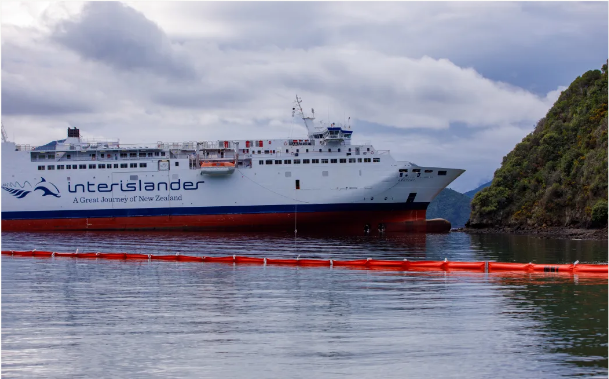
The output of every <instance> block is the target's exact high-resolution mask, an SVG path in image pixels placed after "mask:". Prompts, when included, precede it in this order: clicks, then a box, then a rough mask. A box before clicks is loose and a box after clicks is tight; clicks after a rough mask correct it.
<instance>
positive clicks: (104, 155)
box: [33, 151, 165, 159]
mask: <svg viewBox="0 0 609 379" xmlns="http://www.w3.org/2000/svg"><path fill="white" fill-rule="evenodd" d="M99 156H100V158H106V159H109V158H112V157H114V156H113V155H112V154H108V153H100V154H99ZM152 156H155V157H158V156H161V157H164V156H165V152H164V151H161V152H158V151H156V152H154V153H139V154H138V153H120V157H121V158H127V157H129V158H137V157H140V158H146V157H152ZM33 157H34V158H36V156H35V155H33ZM89 157H90V158H92V159H95V158H96V157H97V154H95V153H91V154H89ZM38 159H55V154H49V155H44V154H41V155H38ZM66 159H72V154H66Z"/></svg>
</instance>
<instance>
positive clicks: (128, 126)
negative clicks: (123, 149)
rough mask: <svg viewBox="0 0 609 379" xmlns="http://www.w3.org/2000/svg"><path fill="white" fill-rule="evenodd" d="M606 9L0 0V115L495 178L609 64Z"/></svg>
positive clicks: (95, 131) (26, 124)
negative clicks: (311, 129)
mask: <svg viewBox="0 0 609 379" xmlns="http://www.w3.org/2000/svg"><path fill="white" fill-rule="evenodd" d="M607 19H608V3H607V2H591V3H590V2H586V3H575V2H560V3H552V2H539V3H537V2H535V3H531V2H529V3H508V2H499V3H483V2H471V3H460V2H449V3H441V2H429V3H419V2H397V3H396V2H391V3H380V2H370V3H366V2H332V3H325V2H297V3H296V2H267V3H256V2H205V3H203V2H179V3H174V2H171V3H170V2H145V3H143V2H127V3H118V2H88V3H77V2H68V3H57V2H55V3H44V2H27V3H17V2H6V1H5V2H2V50H1V53H2V121H3V123H4V126H5V128H6V129H7V132H8V135H9V139H11V140H14V141H15V142H17V143H29V144H33V145H40V144H44V143H46V142H49V141H52V140H56V139H61V138H65V136H66V128H67V127H69V126H76V127H79V128H80V129H81V134H82V135H84V136H85V137H91V138H102V137H103V138H112V139H117V138H119V139H120V141H121V142H122V143H145V142H156V141H195V140H197V141H201V140H216V139H267V138H284V137H291V136H293V137H297V136H301V137H305V135H306V130H305V128H304V126H303V125H302V121H300V122H299V121H298V120H294V119H292V117H291V109H292V103H293V99H294V96H295V95H296V94H298V95H299V96H300V97H302V99H303V101H304V106H305V108H306V109H310V108H315V109H316V116H317V119H318V120H326V121H328V120H329V121H336V122H342V121H343V120H344V119H345V118H346V117H351V119H352V125H353V130H354V142H358V141H359V142H367V141H370V142H372V143H373V144H374V145H375V147H376V148H377V149H390V150H391V151H392V154H393V156H394V157H395V158H396V159H401V160H410V161H412V162H415V163H417V164H419V165H429V166H444V167H455V168H463V169H466V170H467V172H466V173H465V174H464V175H463V176H462V177H460V178H459V179H457V181H455V182H454V183H453V184H452V185H451V186H450V187H451V188H453V189H456V190H458V191H467V190H470V189H473V188H474V187H476V186H477V185H478V184H480V183H482V182H484V181H488V180H490V179H491V178H492V175H493V172H494V171H495V170H496V169H497V168H498V167H499V166H500V164H501V160H502V158H503V156H505V155H506V154H507V153H508V152H509V151H511V150H512V149H513V147H514V145H515V144H516V143H518V142H520V141H521V140H522V138H523V137H524V136H526V135H527V134H528V133H530V132H531V131H532V130H533V127H534V125H535V123H536V122H537V121H538V120H539V119H540V118H542V117H543V116H544V115H545V114H546V112H547V111H548V109H549V108H550V107H551V106H552V104H553V103H554V101H555V100H556V99H557V98H558V95H559V94H560V91H561V90H562V89H564V88H565V87H566V86H568V85H569V84H570V83H571V81H573V80H574V79H575V78H576V77H577V76H579V75H581V74H583V73H584V72H585V71H587V70H591V69H600V67H601V66H602V64H603V63H605V61H606V59H607V56H608V44H609V40H608V37H607V34H608V22H607Z"/></svg>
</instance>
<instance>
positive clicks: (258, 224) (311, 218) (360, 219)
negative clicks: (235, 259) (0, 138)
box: [2, 210, 426, 232]
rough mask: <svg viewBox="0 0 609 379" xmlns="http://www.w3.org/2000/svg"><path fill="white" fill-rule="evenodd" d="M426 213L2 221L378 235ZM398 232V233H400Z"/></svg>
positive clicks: (21, 225) (37, 227)
mask: <svg viewBox="0 0 609 379" xmlns="http://www.w3.org/2000/svg"><path fill="white" fill-rule="evenodd" d="M425 213H426V211H425V210H405V211H381V212H378V211H376V212H317V213H313V212H308V213H300V212H298V213H297V214H295V213H268V214H226V215H197V216H147V217H98V218H58V219H39V220H35V219H26V220H4V219H3V220H2V230H4V231H41V230H136V229H140V230H153V229H181V230H286V231H294V227H295V224H296V228H297V229H298V230H299V231H300V230H325V231H327V230H332V231H351V232H362V231H363V230H364V225H368V226H369V227H370V229H371V230H372V231H373V232H374V231H375V230H376V228H377V227H378V224H379V223H385V224H387V223H394V224H389V225H390V226H392V225H397V224H395V223H404V222H406V221H417V222H423V224H422V231H423V232H425V225H424V222H425ZM396 231H397V230H396Z"/></svg>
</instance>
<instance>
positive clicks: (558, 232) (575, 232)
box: [451, 226, 607, 241]
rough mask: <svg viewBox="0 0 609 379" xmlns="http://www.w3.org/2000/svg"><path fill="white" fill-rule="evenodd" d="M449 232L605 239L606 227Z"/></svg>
mask: <svg viewBox="0 0 609 379" xmlns="http://www.w3.org/2000/svg"><path fill="white" fill-rule="evenodd" d="M451 232H461V233H468V234H514V235H530V236H535V237H539V238H557V239H571V240H573V239H581V240H597V241H602V240H607V227H604V228H601V229H585V228H569V227H559V226H552V227H545V228H539V227H538V228H532V227H509V226H500V227H489V228H468V227H463V228H455V229H452V230H451Z"/></svg>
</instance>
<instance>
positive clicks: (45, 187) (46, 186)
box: [34, 177, 61, 197]
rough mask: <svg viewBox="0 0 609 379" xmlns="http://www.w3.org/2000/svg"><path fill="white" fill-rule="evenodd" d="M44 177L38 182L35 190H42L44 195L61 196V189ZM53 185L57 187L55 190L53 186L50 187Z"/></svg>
mask: <svg viewBox="0 0 609 379" xmlns="http://www.w3.org/2000/svg"><path fill="white" fill-rule="evenodd" d="M40 179H42V180H41V181H40V182H38V183H36V187H35V188H34V191H37V190H41V191H42V192H43V193H42V196H49V195H51V196H55V197H61V196H59V189H58V188H57V187H56V186H55V184H53V183H51V182H47V181H46V180H45V179H44V178H42V177H41V178H40ZM50 185H51V186H53V187H54V188H55V191H56V192H54V191H53V188H51V187H50Z"/></svg>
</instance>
